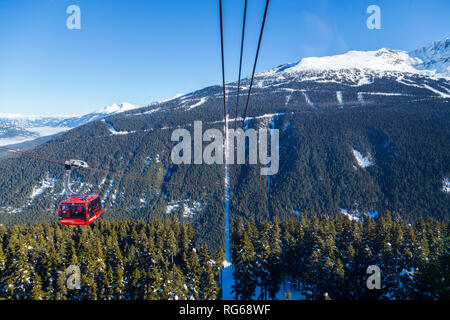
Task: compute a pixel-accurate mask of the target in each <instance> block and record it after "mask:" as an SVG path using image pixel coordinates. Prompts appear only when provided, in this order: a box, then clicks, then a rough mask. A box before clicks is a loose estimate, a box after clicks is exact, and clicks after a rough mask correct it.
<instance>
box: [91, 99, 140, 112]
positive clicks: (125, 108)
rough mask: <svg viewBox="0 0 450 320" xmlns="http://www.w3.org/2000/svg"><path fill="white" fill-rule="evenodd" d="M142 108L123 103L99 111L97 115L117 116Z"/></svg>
mask: <svg viewBox="0 0 450 320" xmlns="http://www.w3.org/2000/svg"><path fill="white" fill-rule="evenodd" d="M138 108H141V106H135V105H133V104H131V103H128V102H122V103H114V104H113V105H111V106H107V107H104V108H103V109H100V110H97V111H96V112H95V113H100V114H115V113H120V112H125V111H130V110H134V109H138Z"/></svg>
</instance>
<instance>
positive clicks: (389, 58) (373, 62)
mask: <svg viewBox="0 0 450 320" xmlns="http://www.w3.org/2000/svg"><path fill="white" fill-rule="evenodd" d="M417 63H420V60H419V59H418V58H414V57H410V56H409V55H408V53H407V52H405V51H400V50H391V49H387V48H382V49H380V50H377V51H349V52H347V53H344V54H340V55H335V56H325V57H311V58H304V59H302V60H301V61H300V62H298V63H296V64H291V65H289V67H287V68H286V66H283V67H281V68H280V69H278V70H275V71H276V72H288V73H291V72H302V71H329V70H334V71H338V70H351V69H359V70H372V71H378V72H380V71H398V72H409V73H417V72H418V70H417V69H415V68H414V67H413V65H415V64H417Z"/></svg>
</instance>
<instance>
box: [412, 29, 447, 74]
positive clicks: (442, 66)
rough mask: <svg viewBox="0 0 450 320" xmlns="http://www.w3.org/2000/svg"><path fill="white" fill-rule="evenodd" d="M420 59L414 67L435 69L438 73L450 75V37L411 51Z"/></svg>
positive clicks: (414, 56) (413, 55)
mask: <svg viewBox="0 0 450 320" xmlns="http://www.w3.org/2000/svg"><path fill="white" fill-rule="evenodd" d="M409 55H410V56H411V57H413V58H416V59H419V60H420V61H418V62H417V63H416V64H414V67H415V68H417V69H420V70H433V71H435V72H436V73H439V74H443V75H445V76H448V77H450V38H447V39H444V40H441V41H435V42H433V43H431V44H430V45H429V46H427V47H423V48H420V49H417V50H414V51H412V52H410V53H409Z"/></svg>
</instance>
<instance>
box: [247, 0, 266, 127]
mask: <svg viewBox="0 0 450 320" xmlns="http://www.w3.org/2000/svg"><path fill="white" fill-rule="evenodd" d="M268 8H269V0H267V1H266V7H265V9H264V16H263V20H262V24H261V31H260V33H259V40H258V48H257V49H256V56H255V62H254V64H253V72H252V78H251V80H250V87H249V90H248V96H247V102H246V103H245V110H244V117H243V118H244V120H243V121H242V128H243V129H244V128H245V120H246V118H247V109H248V104H249V102H250V95H251V93H252V87H253V80H254V78H255V71H256V64H257V63H258V56H259V49H260V47H261V40H262V36H263V32H264V25H265V23H266V17H267V11H268Z"/></svg>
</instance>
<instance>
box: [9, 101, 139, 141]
mask: <svg viewBox="0 0 450 320" xmlns="http://www.w3.org/2000/svg"><path fill="white" fill-rule="evenodd" d="M137 108H140V106H135V105H132V104H130V103H126V102H124V103H119V104H113V105H111V106H107V107H105V108H103V109H100V110H97V111H95V112H92V113H88V114H84V115H70V116H39V115H22V114H9V113H0V146H7V145H9V146H13V147H15V148H18V149H25V148H29V147H30V146H34V145H36V144H39V143H42V142H45V141H48V140H49V139H51V138H52V137H53V136H55V135H57V134H60V133H62V132H66V131H68V130H70V129H73V128H76V127H79V126H82V125H84V124H86V123H88V122H90V121H94V120H97V119H102V118H105V117H108V116H111V115H114V114H118V113H121V112H125V111H130V110H133V109H137ZM33 141H34V143H33Z"/></svg>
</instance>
